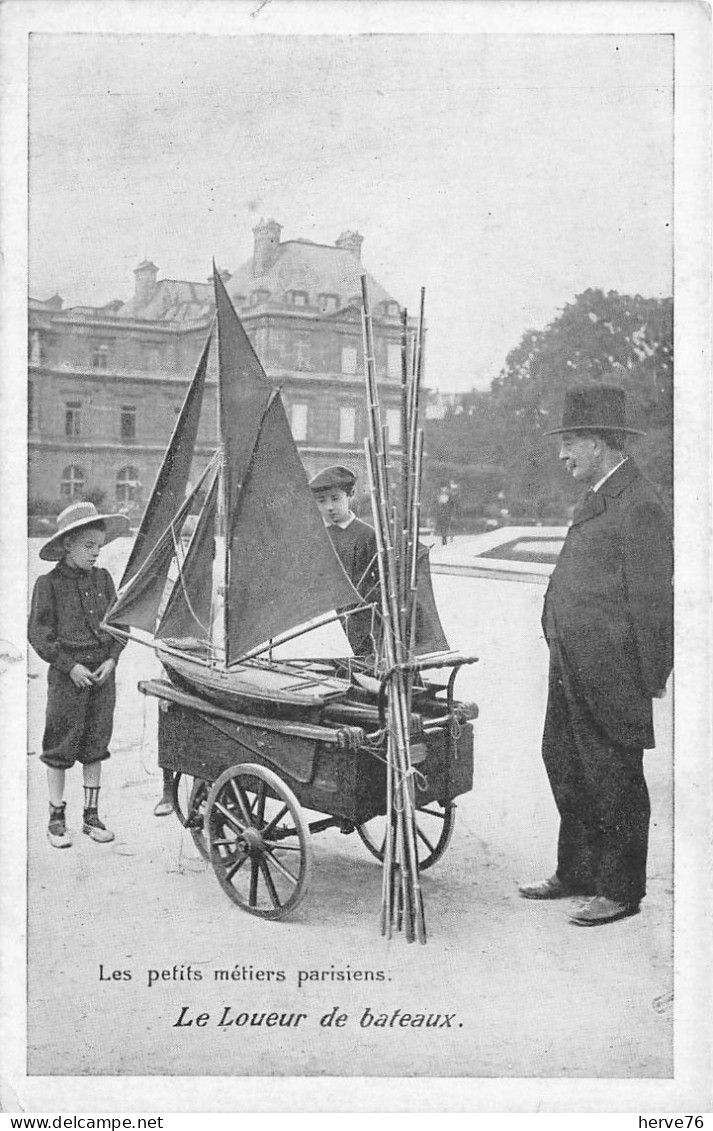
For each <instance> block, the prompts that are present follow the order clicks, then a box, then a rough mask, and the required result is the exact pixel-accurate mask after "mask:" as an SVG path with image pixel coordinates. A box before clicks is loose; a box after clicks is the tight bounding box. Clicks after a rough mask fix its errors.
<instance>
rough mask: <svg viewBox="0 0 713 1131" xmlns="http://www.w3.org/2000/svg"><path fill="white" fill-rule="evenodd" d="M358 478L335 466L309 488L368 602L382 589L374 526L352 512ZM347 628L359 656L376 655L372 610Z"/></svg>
mask: <svg viewBox="0 0 713 1131" xmlns="http://www.w3.org/2000/svg"><path fill="white" fill-rule="evenodd" d="M356 478H357V477H356V475H355V474H354V472H353V471H350V469H349V468H348V467H340V466H339V465H337V464H334V465H333V466H332V467H325V468H324V470H323V471H318V472H317V474H316V475H314V476H313V477H312V479H310V481H309V485H310V488H311V490H312V493H313V494H314V497H315V501H316V503H317V506H318V507H319V512H320V514H321V515H322V519H323V520H324V523H325V526H326V527H327V532H328V534H329V537H330V538H331V540H332V545H333V546H334V549H335V550H336V552H337V556H338V557H339V560H340V562H341V563H342V565H343V566H344V570H345V572H346V574H347V576H348V577H349V580H350V581H351V583H352V585H353V586H354V588H355V589H356V590H357V592H358V593H359V595H360V596H361V597H363V598H364V600H365V601H373V600H374V599H375V597H376V595H377V594H378V586H379V573H378V566H377V560H376V535H375V533H374V529H373V527H371V526H369V524H368V523H367V522H362V520H361V519H360V518H357V516H356V515H355V514H354V512H353V511H352V509H351V501H352V496H353V495H354V485H355V484H356ZM344 628H345V631H346V634H347V638H348V640H349V643H350V645H351V648H352V651H353V652H354V655H355V656H362V657H370V656H372V655H373V653H374V639H373V626H372V611H371V609H360V610H359V611H357V612H355V613H351V614H350V615H349V616H348V617H346V618H345V622H344Z"/></svg>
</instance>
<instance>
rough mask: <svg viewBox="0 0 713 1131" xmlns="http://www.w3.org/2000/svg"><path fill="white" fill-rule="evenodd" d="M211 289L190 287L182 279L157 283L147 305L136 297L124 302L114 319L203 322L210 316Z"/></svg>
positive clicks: (205, 284)
mask: <svg viewBox="0 0 713 1131" xmlns="http://www.w3.org/2000/svg"><path fill="white" fill-rule="evenodd" d="M213 307H214V303H213V287H212V284H210V283H190V282H187V281H186V280H184V279H159V280H158V281H157V283H156V286H155V287H154V289H153V291H152V293H151V298H150V299H149V301H148V302H147V303H139V302H138V301H137V299H136V297H134V298H132V299H129V301H128V302H125V303H124V304H123V306H121V307H120V308H119V309H118V310H117V312H116V315H117V318H141V319H147V320H150V321H155V322H193V321H196V320H199V321H206V320H207V319H208V318H210V317H211V315H212V313H213Z"/></svg>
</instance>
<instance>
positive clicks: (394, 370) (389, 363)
mask: <svg viewBox="0 0 713 1131" xmlns="http://www.w3.org/2000/svg"><path fill="white" fill-rule="evenodd" d="M386 370H387V373H388V374H389V377H400V376H401V346H400V344H399V343H398V342H387V343H386Z"/></svg>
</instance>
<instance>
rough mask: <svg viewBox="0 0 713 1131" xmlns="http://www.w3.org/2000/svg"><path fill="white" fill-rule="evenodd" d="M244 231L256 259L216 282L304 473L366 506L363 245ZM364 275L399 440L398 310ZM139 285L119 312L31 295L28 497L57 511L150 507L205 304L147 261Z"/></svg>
mask: <svg viewBox="0 0 713 1131" xmlns="http://www.w3.org/2000/svg"><path fill="white" fill-rule="evenodd" d="M253 231H254V237H255V242H254V250H253V255H252V258H251V259H249V260H248V261H247V262H246V263H244V264H242V266H241V267H240V268H239V269H237V270H236V271H235V273H234V274H232V275H231V274H230V273H229V272H227V271H223V272H222V277H223V279H224V281H225V282H226V286H227V289H228V292H229V294H230V296H231V298H232V300H233V302H234V304H235V306H236V309H237V310H238V313H239V314H240V317H241V319H242V321H243V323H244V325H245V329H246V331H247V333H248V335H249V337H250V340H251V341H252V343H253V346H254V347H255V350H256V352H257V354H258V356H259V358H260V360H261V362H262V364H263V367H264V368H265V370H266V372H267V374H268V376H269V378H270V379H271V380H272V381H273V382H275V383H276V384H278V385H280V386H281V388H282V395H283V400H284V402H285V406H286V409H287V412H288V416H289V419H290V422H291V426H292V431H293V435H294V437H295V440H296V442H297V445H298V448H299V450H300V453H301V456H302V459H303V462H304V465H305V469H306V471H307V473H308V474H309V475H312V474H313V473H314V472H315V471H317V470H319V469H320V468H321V467H325V466H327V465H328V464H330V463H346V464H349V465H350V466H353V467H355V469H356V470H358V471H359V484H360V493H361V496H362V497H361V498H359V499H358V502H359V503H360V504H361V505H363V504H364V498H363V496H364V493H365V491H366V482H365V469H364V452H363V439H364V436H365V435H367V432H368V421H367V415H366V397H365V392H364V378H363V356H362V355H363V350H362V329H361V284H360V276H361V275H362V274H363V273H365V271H364V268H363V266H362V263H361V245H362V237H361V236H360V235H359V233H357V232H344V233H343V234H342V235H341V236H340V237H339V239H338V240H337V241H336V242H335V244H334V246H327V245H324V244H316V243H313V242H311V241H309V240H302V239H296V240H289V241H285V242H282V241H281V238H280V236H281V227H280V225H279V224H277V223H276V222H275V221H274V220H268V221H266V222H264V221H261V222H260V223H259V224H258V225H257V226H256V227H255V228H254V230H253ZM366 274H367V279H368V285H369V296H370V302H371V306H372V313H373V320H374V340H375V350H376V366H377V373H378V377H379V383H380V389H381V392H380V397H381V404H382V412H383V413H384V416H385V419H386V421H387V422H388V424H389V427H390V435H391V439H392V442H398V429H399V403H400V379H401V358H400V350H401V347H400V341H401V322H400V316H401V308H400V306H399V303H398V301H397V300H396V299H395V298H394V297H393V296H392V295H390V294H388V293H387V292H386V291H385V290H384V288H383V287H382V286H380V284H379V283H378V282H377V281H376V280H375V279H373V278H371V277H370V276H369V274H368V272H366ZM134 277H135V289H134V295H133V297H132V298H131V299H130V300H129V301H128V302H120V301H115V302H112V303H109V304H108V305H106V306H104V307H101V308H97V307H74V308H71V309H67V310H65V309H63V303H62V300H61V299H60V298H59V297H58V296H56V295H55V296H54V297H53V298H51V299H49V300H47V301H38V300H35V299H30V304H29V387H28V407H29V494H30V499H31V501H32V500H35V501H36V500H38V499H42V500H47V501H48V502H52V501H56V500H61V501H62V502H63V503H65V504H66V503H68V502H70V501H71V500H73V499H76V498H79V497H82V496H83V495H86V494H87V493H91V492H93V491H99V492H102V493H103V497H104V504H105V505H106V506H110V507H117V508H120V509H124V510H126V511H127V512H129V513H131V514H132V516H133V517H136V516H138V515H139V514H140V512H141V510H142V508H143V506H144V505H145V503H146V500H147V498H148V495H149V493H150V490H151V487H152V485H153V482H154V480H155V477H156V474H157V472H158V468H159V466H160V462H161V459H162V457H163V453H164V451H165V448H166V445H167V443H168V440H169V438H170V435H171V432H172V430H173V427H174V425H175V422H176V418H177V416H178V413H179V411H180V408H181V404H182V401H183V397H184V395H185V392H186V389H187V386H188V382H189V381H190V379H191V377H192V376H193V372H194V369H195V366H196V364H197V361H198V357H199V354H200V351H201V349H202V347H203V345H204V343H205V339H206V335H207V333H208V330H209V328H210V325H211V322H212V318H213V313H214V304H213V287H212V283H211V282H210V281H209V280H208V281H206V282H203V283H198V282H188V281H185V280H175V279H159V278H158V268H157V267H156V265H155V264H154V263H152V262H150V261H148V260H144V262H142V263H140V264H139V266H138V267H137V268H136V270H135V271H134ZM410 324H412V323H411V320H410ZM213 352H215V351H213ZM215 365H216V358H215V356H212V357H211V361H210V367H209V379H208V384H207V388H206V399H205V401H204V405H205V410H204V413H203V421H202V425H201V432H200V433H199V436H198V450H197V463H198V465H199V466H202V465H203V464H204V463H205V462H206V461H207V460H208V458H209V456H210V454H211V453H212V452H213V450H214V448H215V443H216V437H217V397H216V384H215ZM199 466H197V467H196V471H197V470H199ZM35 506H36V502H35Z"/></svg>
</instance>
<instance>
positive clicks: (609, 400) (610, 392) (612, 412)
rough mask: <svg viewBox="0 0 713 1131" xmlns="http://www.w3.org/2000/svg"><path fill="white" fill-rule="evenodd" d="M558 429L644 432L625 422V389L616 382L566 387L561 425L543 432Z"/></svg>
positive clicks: (555, 433) (551, 433) (637, 434)
mask: <svg viewBox="0 0 713 1131" xmlns="http://www.w3.org/2000/svg"><path fill="white" fill-rule="evenodd" d="M559 432H629V433H631V434H632V435H634V436H645V435H646V433H645V432H641V431H640V429H638V428H629V426H628V424H627V423H626V393H625V392H624V390H623V389H620V388H619V386H618V385H583V386H581V387H580V388H578V389H567V391H566V392H565V395H564V411H563V412H562V425H561V427H560V428H552V429H551V430H550V431H549V432H545V436H556V435H557V434H558V433H559Z"/></svg>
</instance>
